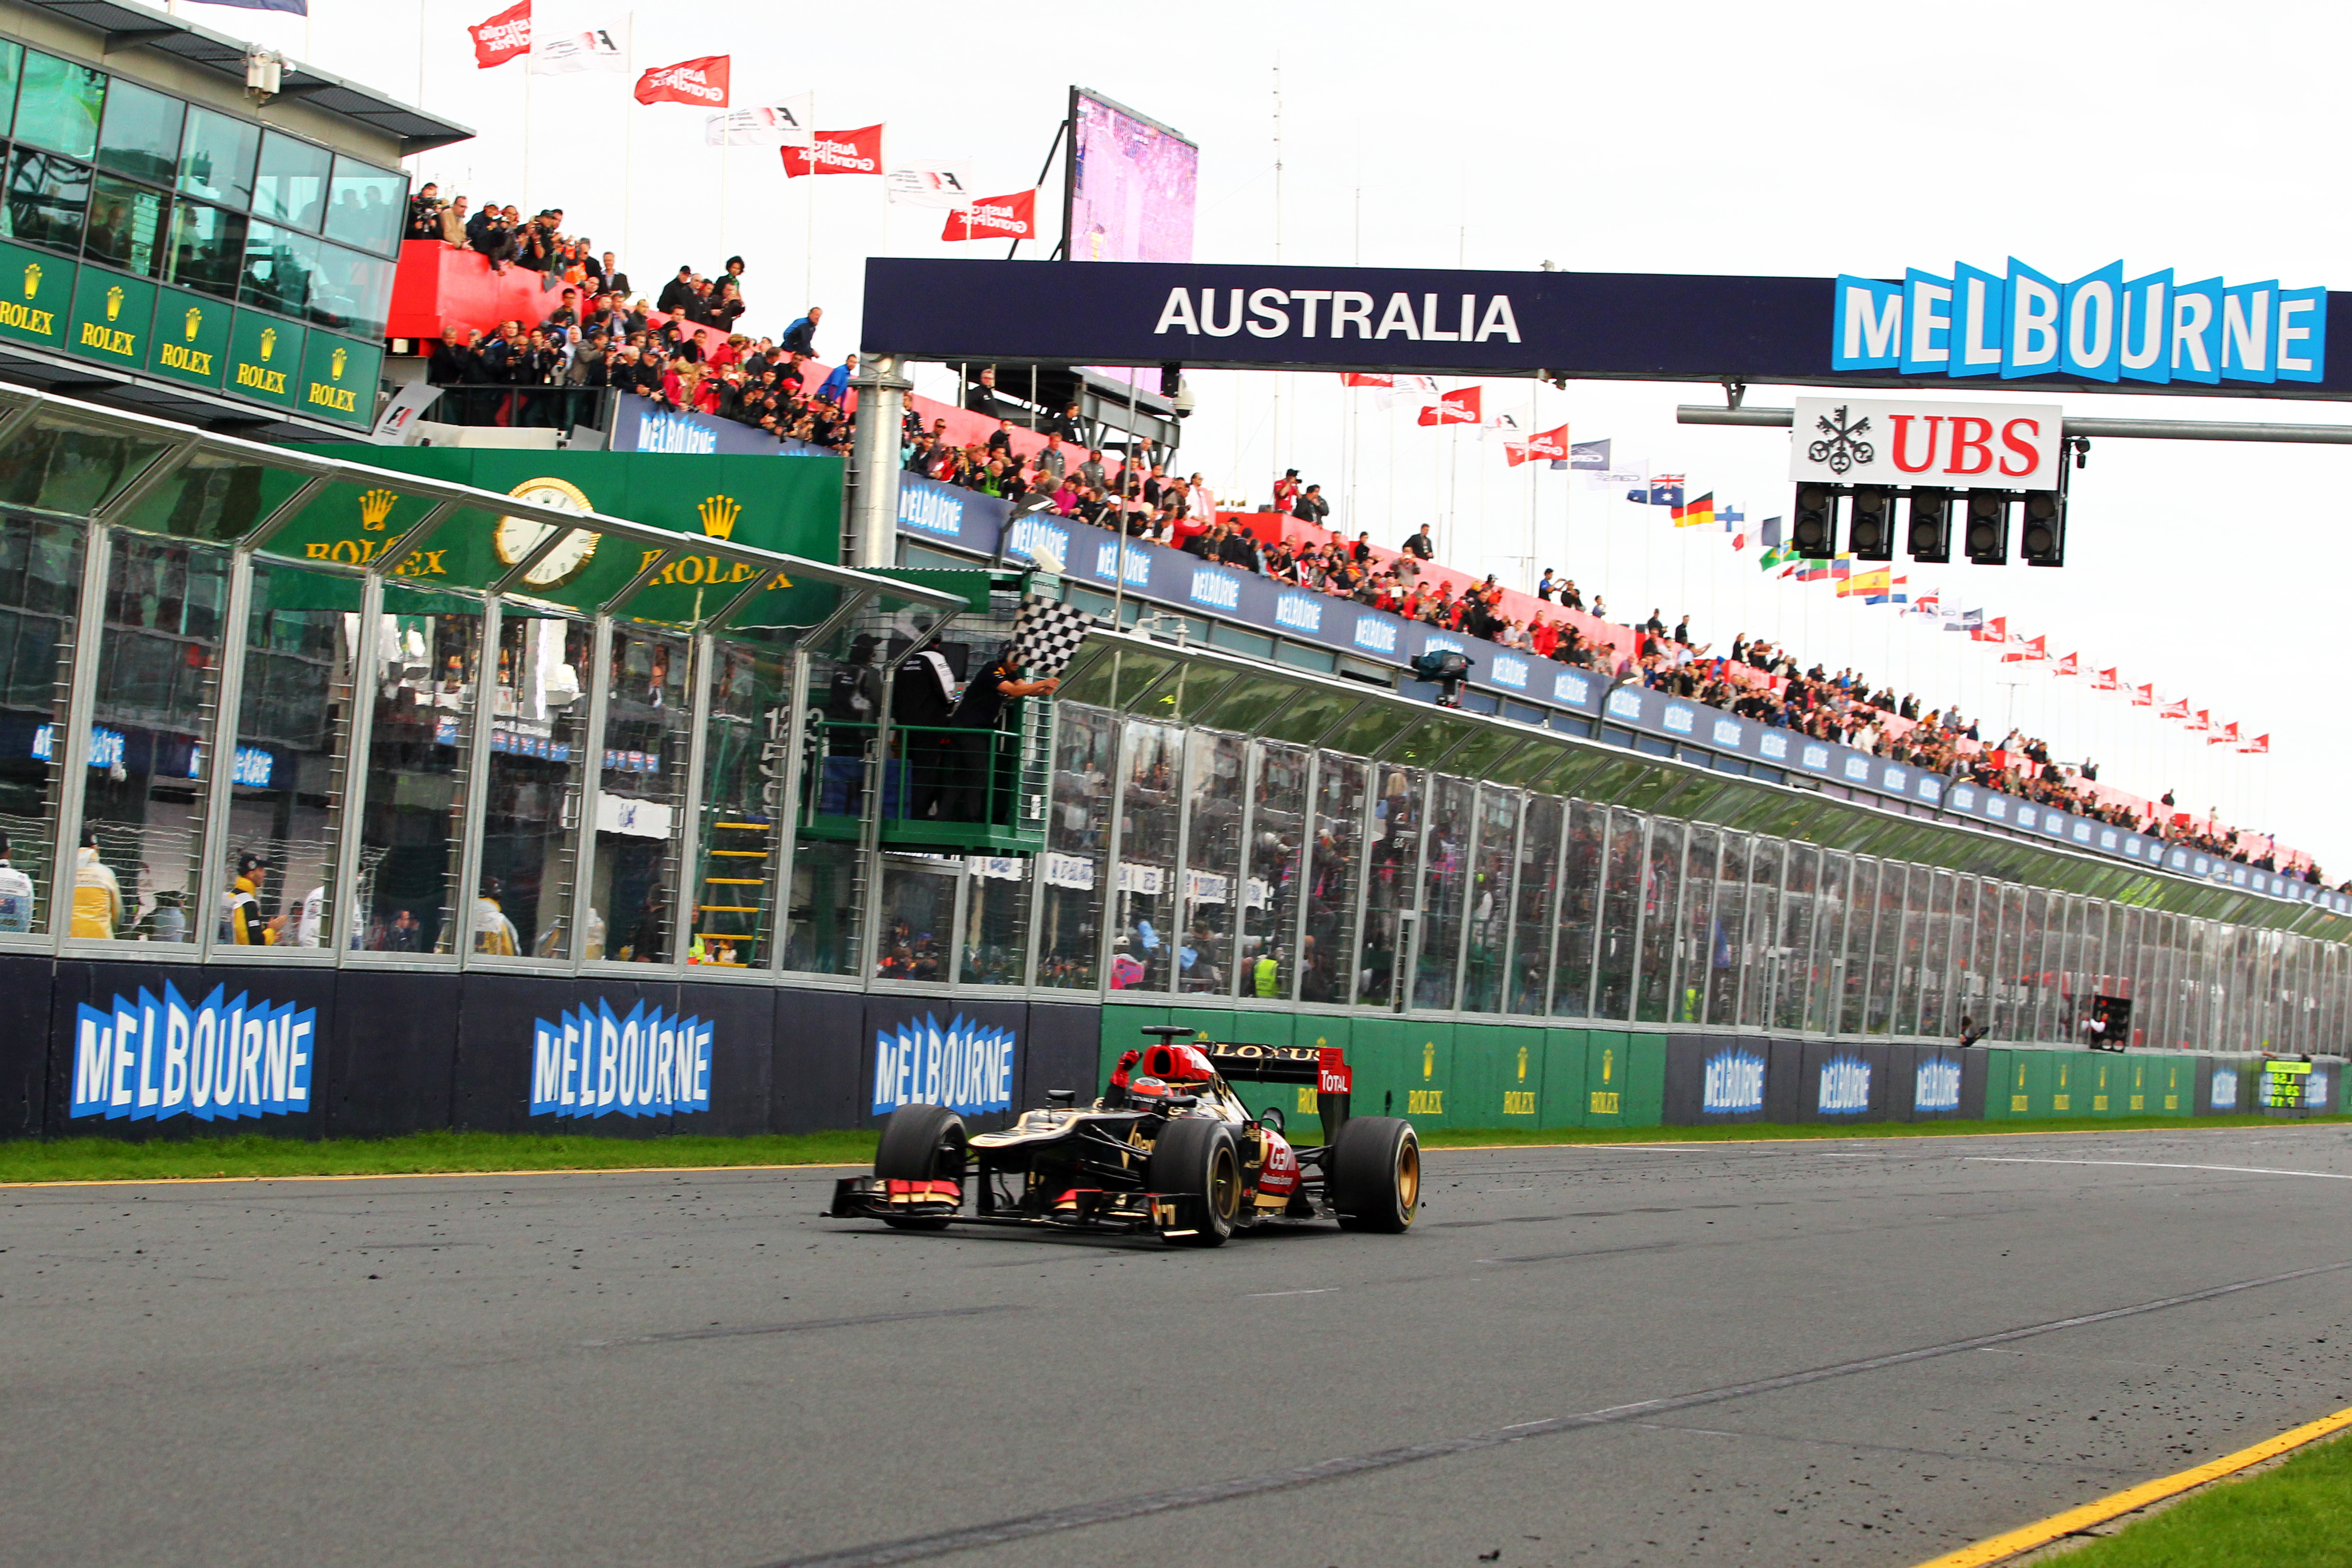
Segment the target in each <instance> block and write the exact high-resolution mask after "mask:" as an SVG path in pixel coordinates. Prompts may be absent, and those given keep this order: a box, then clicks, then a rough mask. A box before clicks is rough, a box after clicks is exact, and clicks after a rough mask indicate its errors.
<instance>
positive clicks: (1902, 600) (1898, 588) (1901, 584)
mask: <svg viewBox="0 0 2352 1568" xmlns="http://www.w3.org/2000/svg"><path fill="white" fill-rule="evenodd" d="M1888 586H1889V587H1891V588H1892V589H1893V590H1894V591H1893V592H1892V593H1890V594H1888V595H1886V599H1885V603H1888V604H1895V605H1902V604H1907V603H1909V602H1910V598H1911V595H1910V593H1909V589H1910V586H1911V579H1910V578H1908V577H1897V578H1895V579H1894V580H1893V581H1892V582H1891V583H1890V584H1888ZM1870 602H1871V603H1872V604H1874V605H1875V604H1878V603H1880V602H1881V601H1879V600H1877V599H1873V600H1872V601H1870Z"/></svg>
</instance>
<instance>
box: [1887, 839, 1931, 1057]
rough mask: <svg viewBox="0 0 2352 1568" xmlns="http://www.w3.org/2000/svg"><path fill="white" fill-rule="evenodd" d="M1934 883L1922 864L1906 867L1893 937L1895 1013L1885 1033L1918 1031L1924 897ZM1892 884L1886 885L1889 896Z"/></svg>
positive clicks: (1925, 911)
mask: <svg viewBox="0 0 2352 1568" xmlns="http://www.w3.org/2000/svg"><path fill="white" fill-rule="evenodd" d="M1932 886H1933V884H1932V883H1931V881H1930V880H1929V879H1928V875H1927V868H1926V867H1924V866H1910V867H1906V868H1905V876H1904V882H1903V894H1902V906H1901V908H1900V909H1899V910H1896V917H1897V919H1898V921H1899V924H1898V927H1897V930H1898V931H1899V934H1898V935H1897V936H1896V937H1895V948H1894V952H1895V1012H1894V1015H1893V1016H1892V1017H1891V1018H1890V1020H1889V1021H1888V1023H1887V1032H1888V1033H1890V1034H1896V1035H1916V1034H1917V1033H1918V1032H1919V990H1920V984H1921V981H1920V973H1919V972H1920V969H1921V967H1922V966H1923V965H1924V964H1925V963H1926V962H1927V956H1926V955H1927V921H1928V918H1929V913H1930V911H1929V910H1928V908H1927V900H1928V898H1929V893H1930V889H1931V888H1932ZM1893 890H1894V885H1893V884H1892V883H1891V882H1890V883H1889V884H1888V893H1889V896H1892V894H1893Z"/></svg>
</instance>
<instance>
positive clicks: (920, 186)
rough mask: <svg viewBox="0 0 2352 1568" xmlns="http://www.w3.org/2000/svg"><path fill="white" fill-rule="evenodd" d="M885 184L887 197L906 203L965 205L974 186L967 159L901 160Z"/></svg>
mask: <svg viewBox="0 0 2352 1568" xmlns="http://www.w3.org/2000/svg"><path fill="white" fill-rule="evenodd" d="M886 184H887V187H888V190H889V193H890V200H892V201H893V202H897V203H898V204H900V205H905V206H910V207H948V208H958V207H968V206H970V205H971V204H972V198H973V195H974V194H975V193H974V190H973V187H972V183H971V164H970V163H961V162H958V163H902V164H900V165H899V166H898V168H895V169H893V170H891V171H890V173H889V175H888V178H887V181H886Z"/></svg>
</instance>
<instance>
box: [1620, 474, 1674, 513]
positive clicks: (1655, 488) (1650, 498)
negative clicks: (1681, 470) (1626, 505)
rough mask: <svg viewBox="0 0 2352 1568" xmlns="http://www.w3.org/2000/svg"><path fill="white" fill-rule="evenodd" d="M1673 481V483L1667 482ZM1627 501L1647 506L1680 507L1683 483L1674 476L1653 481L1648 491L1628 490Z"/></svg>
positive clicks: (1626, 493)
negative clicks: (1668, 480)
mask: <svg viewBox="0 0 2352 1568" xmlns="http://www.w3.org/2000/svg"><path fill="white" fill-rule="evenodd" d="M1667 479H1673V482H1672V483H1667V482H1665V481H1666V480H1667ZM1625 499H1626V500H1630V501H1634V502H1637V503H1639V504H1642V505H1645V506H1680V505H1682V504H1683V487H1682V481H1681V479H1678V478H1674V477H1673V476H1661V477H1660V478H1658V479H1652V480H1651V481H1650V484H1649V488H1648V489H1638V490H1627V491H1626V492H1625Z"/></svg>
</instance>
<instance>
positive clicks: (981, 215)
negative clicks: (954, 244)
mask: <svg viewBox="0 0 2352 1568" xmlns="http://www.w3.org/2000/svg"><path fill="white" fill-rule="evenodd" d="M1036 237H1037V193H1036V192H1035V191H1034V190H1030V191H1022V192H1019V193H1018V194H1016V195H1009V196H982V197H981V199H980V200H978V201H976V202H974V203H972V204H971V205H970V206H968V207H958V208H956V209H955V210H954V211H952V212H950V213H949V214H948V226H947V227H946V228H945V229H943V230H941V231H940V238H941V239H1034V238H1036Z"/></svg>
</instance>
